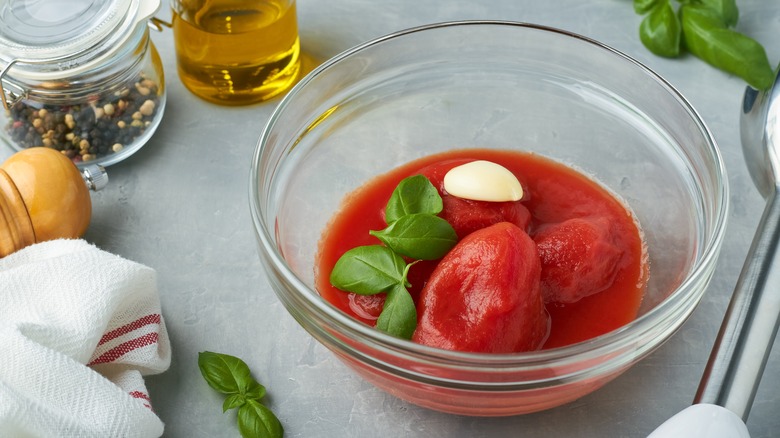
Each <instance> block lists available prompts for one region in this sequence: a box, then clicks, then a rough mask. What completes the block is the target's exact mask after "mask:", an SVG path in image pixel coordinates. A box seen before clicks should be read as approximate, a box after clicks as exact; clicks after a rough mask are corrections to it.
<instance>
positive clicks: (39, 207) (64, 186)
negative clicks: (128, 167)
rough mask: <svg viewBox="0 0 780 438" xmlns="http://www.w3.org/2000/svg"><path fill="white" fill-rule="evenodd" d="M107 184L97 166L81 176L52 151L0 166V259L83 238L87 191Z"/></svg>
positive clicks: (29, 152) (21, 155) (35, 151)
mask: <svg viewBox="0 0 780 438" xmlns="http://www.w3.org/2000/svg"><path fill="white" fill-rule="evenodd" d="M96 169H97V170H96ZM96 172H97V173H96ZM95 177H97V179H99V185H100V186H99V187H98V186H97V185H96V184H95ZM85 182H86V183H85ZM106 182H107V179H106V177H105V171H103V169H102V168H100V167H99V166H94V168H91V169H88V170H85V171H84V173H83V174H82V173H80V172H79V170H78V168H77V167H76V166H75V165H74V164H73V163H72V162H71V161H70V159H69V158H67V157H66V156H65V155H63V154H62V153H60V152H58V151H56V150H54V149H48V148H44V147H35V148H30V149H24V150H22V151H20V152H17V153H15V154H14V155H12V156H11V157H10V158H8V160H6V161H5V162H4V163H3V164H2V165H0V258H2V257H5V256H7V255H8V254H11V253H13V252H15V251H18V250H20V249H22V248H24V247H26V246H28V245H31V244H33V243H37V242H43V241H46V240H52V239H58V238H78V237H81V236H82V235H83V234H84V232H86V230H87V226H88V225H89V221H90V218H91V215H92V202H91V199H90V194H89V189H90V188H92V189H95V190H97V189H99V188H100V187H102V186H103V185H105V183H106Z"/></svg>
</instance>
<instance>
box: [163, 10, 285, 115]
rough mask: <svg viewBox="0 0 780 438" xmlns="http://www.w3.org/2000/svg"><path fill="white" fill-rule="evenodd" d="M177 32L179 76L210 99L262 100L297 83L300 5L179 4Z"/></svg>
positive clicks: (175, 19) (224, 101)
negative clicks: (298, 9) (297, 6)
mask: <svg viewBox="0 0 780 438" xmlns="http://www.w3.org/2000/svg"><path fill="white" fill-rule="evenodd" d="M173 30H174V39H175V44H176V58H177V66H178V71H179V78H180V79H181V81H182V82H183V83H184V85H185V86H186V87H187V88H188V89H189V90H190V91H191V92H193V93H194V94H196V95H197V96H200V97H202V98H204V99H206V100H209V101H212V102H216V103H220V104H228V105H242V104H248V103H253V102H259V101H263V100H267V99H270V98H271V97H273V96H276V95H277V94H279V93H281V92H283V91H285V90H287V89H288V88H289V87H290V86H292V85H293V84H294V83H295V82H296V81H297V79H298V75H299V73H300V42H299V39H298V24H297V19H296V11H295V1H290V0H265V1H262V0H254V1H247V0H232V1H231V0H205V1H204V0H200V1H193V0H189V1H179V2H174V7H173Z"/></svg>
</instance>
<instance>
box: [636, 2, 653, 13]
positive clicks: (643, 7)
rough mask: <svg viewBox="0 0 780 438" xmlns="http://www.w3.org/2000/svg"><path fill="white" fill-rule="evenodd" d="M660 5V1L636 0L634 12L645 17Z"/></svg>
mask: <svg viewBox="0 0 780 438" xmlns="http://www.w3.org/2000/svg"><path fill="white" fill-rule="evenodd" d="M656 4H658V0H634V12H636V13H637V14H639V15H644V14H646V13H647V12H648V11H650V9H653V8H654V7H655V5H656Z"/></svg>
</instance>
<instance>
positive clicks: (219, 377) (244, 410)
mask: <svg viewBox="0 0 780 438" xmlns="http://www.w3.org/2000/svg"><path fill="white" fill-rule="evenodd" d="M198 368H200V373H201V374H202V375H203V378H204V379H206V383H208V385H209V386H210V387H212V388H213V389H214V390H216V391H218V392H220V393H222V394H225V395H227V397H226V398H225V401H224V402H223V403H222V412H227V411H228V410H229V409H235V408H238V415H237V418H238V430H239V432H240V433H241V436H242V437H244V438H281V437H282V436H284V428H283V427H282V423H281V422H279V419H278V418H276V415H274V413H273V412H271V410H270V409H268V408H267V407H265V406H263V405H262V404H261V403H260V400H261V399H262V398H263V397H265V394H266V389H265V387H264V386H263V385H261V384H260V383H259V382H257V381H256V380H255V379H254V378H253V377H252V373H251V372H250V371H249V367H248V366H247V364H246V363H245V362H244V361H243V360H241V359H239V358H237V357H235V356H231V355H229V354H222V353H212V352H210V351H203V352H201V353H199V354H198Z"/></svg>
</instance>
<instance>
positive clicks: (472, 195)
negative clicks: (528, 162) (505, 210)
mask: <svg viewBox="0 0 780 438" xmlns="http://www.w3.org/2000/svg"><path fill="white" fill-rule="evenodd" d="M444 190H446V191H447V193H449V194H450V195H453V196H457V197H459V198H464V199H471V200H473V201H490V202H506V201H519V200H520V199H522V198H523V186H522V185H521V184H520V181H518V180H517V177H515V175H514V174H513V173H512V172H510V171H509V169H507V168H506V167H504V166H501V165H499V164H496V163H493V162H490V161H485V160H477V161H472V162H470V163H466V164H463V165H460V166H457V167H453V168H452V169H450V171H449V172H447V174H446V175H444Z"/></svg>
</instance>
